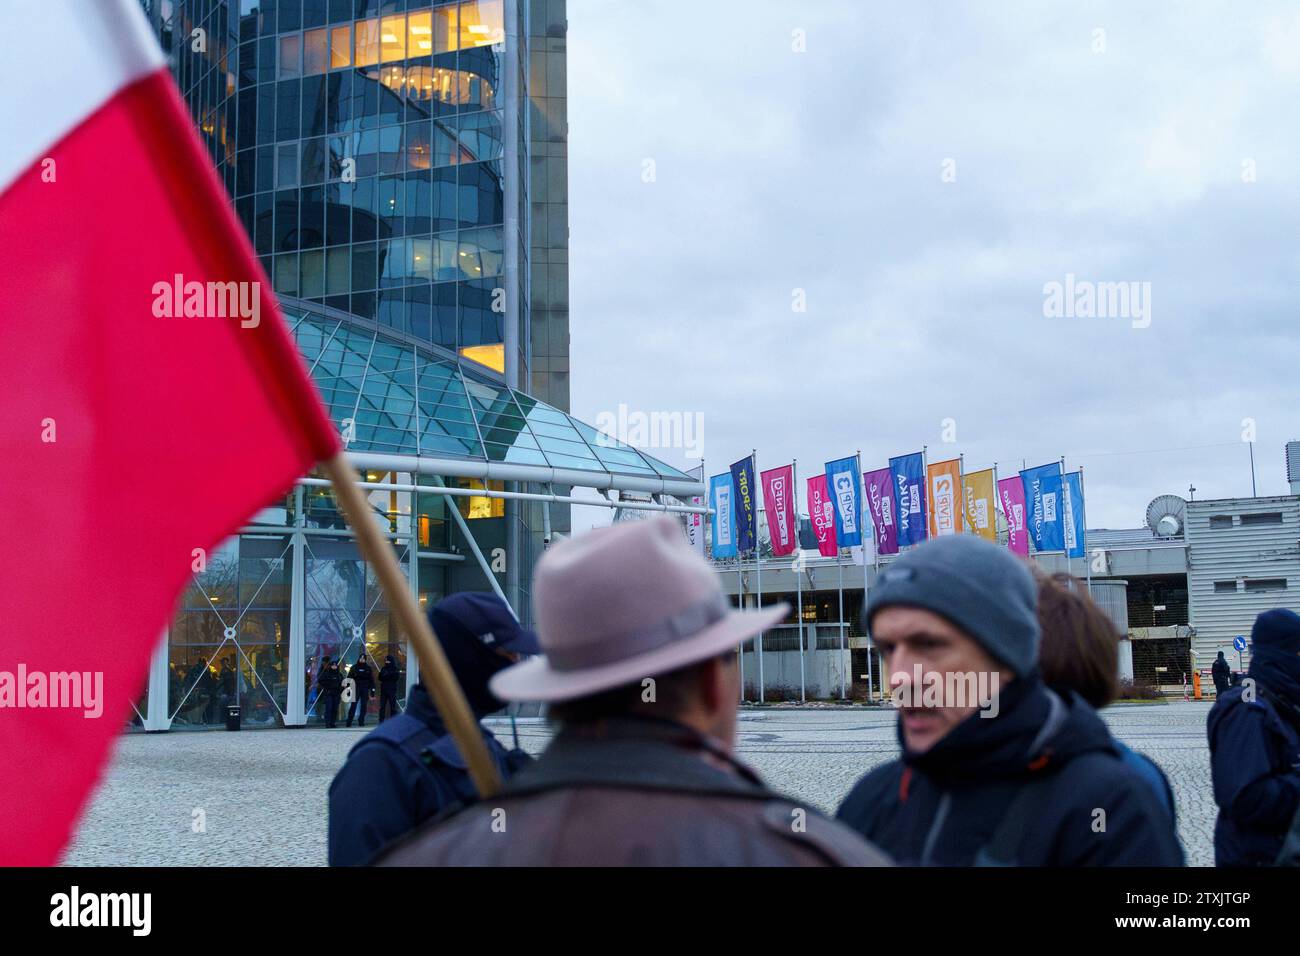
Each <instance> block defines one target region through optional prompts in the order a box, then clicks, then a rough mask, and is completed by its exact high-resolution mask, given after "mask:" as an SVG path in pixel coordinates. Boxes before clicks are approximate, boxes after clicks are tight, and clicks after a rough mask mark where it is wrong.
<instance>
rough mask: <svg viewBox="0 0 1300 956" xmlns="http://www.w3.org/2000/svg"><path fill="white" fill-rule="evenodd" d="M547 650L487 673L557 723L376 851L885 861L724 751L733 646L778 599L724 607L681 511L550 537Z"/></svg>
mask: <svg viewBox="0 0 1300 956" xmlns="http://www.w3.org/2000/svg"><path fill="white" fill-rule="evenodd" d="M533 594H534V601H535V607H536V623H537V632H538V639H539V642H540V644H541V648H542V656H539V657H534V658H531V659H529V660H526V661H524V662H522V663H519V664H516V665H514V666H513V667H509V668H507V669H505V670H503V671H501V672H499V673H498V674H496V675H495V676H494V677H493V679H492V681H491V685H490V686H491V689H492V692H493V693H494V694H495V695H496V696H497V697H499V698H501V699H502V700H507V701H514V700H521V701H522V700H529V701H546V702H548V703H549V704H550V705H551V706H550V718H551V720H552V721H554V722H555V723H556V724H558V732H557V734H556V736H555V739H554V740H553V741H552V742H551V744H550V746H549V747H548V748H547V749H546V751H545V752H544V753H543V754H542V755H541V757H540V758H539V760H538V761H537V763H536V764H534V765H533V766H530V767H528V768H526V769H525V770H523V771H521V772H520V773H519V774H517V775H516V776H515V777H512V778H511V779H510V781H509V782H508V783H507V784H506V785H505V787H504V788H503V789H502V790H501V792H500V793H498V794H496V795H495V796H493V797H491V798H489V799H488V800H485V801H482V802H480V803H477V804H474V805H473V806H471V807H468V808H466V809H464V810H461V811H460V812H459V813H456V814H454V815H452V816H450V817H444V818H441V819H439V820H434V821H431V822H430V823H429V824H427V825H426V826H424V827H422V828H420V829H418V830H416V831H415V832H414V833H413V834H411V835H409V836H407V837H405V838H404V839H402V840H401V841H399V842H398V843H396V844H394V845H393V846H392V847H390V849H389V850H388V851H387V852H386V853H384V854H381V855H380V857H379V858H378V860H377V862H378V863H379V864H380V865H388V866H476V865H480V866H482V865H487V866H547V865H553V866H575V865H576V866H628V865H646V866H727V865H732V866H764V865H767V866H851V865H884V864H887V863H888V862H889V861H888V859H887V858H886V857H885V856H884V855H883V854H881V853H880V852H879V851H878V850H876V849H875V848H874V847H872V846H871V845H870V844H868V843H866V842H864V841H863V840H862V839H861V838H860V837H859V836H857V834H855V833H853V832H852V831H851V830H850V829H849V828H848V827H845V826H843V825H841V824H838V823H836V822H835V821H833V820H829V819H827V818H826V817H823V816H822V815H821V814H820V813H818V812H817V811H816V810H814V809H812V808H811V807H807V806H804V805H801V804H799V803H798V802H796V801H793V800H790V799H787V798H785V797H782V796H780V795H778V794H776V793H774V792H772V791H771V790H769V789H768V788H767V787H766V786H764V784H763V783H762V782H761V781H760V780H759V779H758V777H757V776H756V775H755V774H754V772H753V771H751V770H750V769H749V768H747V767H745V766H744V765H743V764H741V763H740V762H739V761H738V760H737V759H736V758H735V756H734V755H733V749H734V744H735V733H736V700H737V698H738V697H739V696H740V684H739V680H740V678H739V674H738V672H737V671H738V668H737V664H736V648H737V646H739V645H740V644H741V643H742V642H744V641H746V640H748V639H749V638H751V637H753V636H754V635H755V634H757V633H758V632H759V631H760V630H762V629H763V628H767V627H771V626H773V625H774V624H776V623H777V622H779V621H780V620H781V619H782V618H784V617H785V615H786V614H787V613H788V612H789V610H790V608H789V605H787V604H779V605H776V606H773V607H768V608H764V609H763V610H762V611H756V612H742V611H736V610H733V609H732V608H731V606H730V604H729V602H728V601H727V598H726V595H724V594H723V593H722V590H721V588H720V587H719V585H718V581H717V576H716V575H715V574H714V572H713V570H712V569H711V568H710V567H709V566H708V564H707V563H706V562H705V561H704V560H703V559H702V558H701V557H700V556H699V555H697V554H696V553H695V552H694V551H693V550H692V549H691V547H690V546H689V545H688V544H687V542H686V540H685V536H684V535H683V534H682V531H681V528H680V527H679V525H678V524H677V522H675V521H673V520H672V519H671V518H667V517H660V518H655V519H652V520H649V521H636V522H629V523H627V524H622V525H615V526H613V527H610V528H605V529H601V530H598V531H592V532H590V533H588V534H585V535H582V536H580V537H577V538H572V539H569V540H567V541H564V542H563V543H561V544H559V545H557V546H556V547H555V548H553V549H552V550H550V551H548V552H547V553H546V555H545V556H544V557H543V558H542V560H541V561H540V562H538V566H537V573H536V576H535V579H534V583H533Z"/></svg>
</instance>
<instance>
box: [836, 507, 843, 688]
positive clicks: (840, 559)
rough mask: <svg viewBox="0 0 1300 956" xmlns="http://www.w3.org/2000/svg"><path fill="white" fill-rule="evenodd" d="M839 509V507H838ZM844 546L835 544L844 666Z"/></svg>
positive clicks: (841, 650)
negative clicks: (838, 575) (838, 576)
mask: <svg viewBox="0 0 1300 956" xmlns="http://www.w3.org/2000/svg"><path fill="white" fill-rule="evenodd" d="M836 507H838V505H837V506H836ZM842 547H843V546H842V545H841V544H840V542H839V541H836V542H835V566H836V567H837V568H839V572H840V656H841V660H840V663H841V664H843V663H844V661H843V654H844V554H843V551H842V550H841V548H842ZM840 697H841V698H843V697H844V675H843V674H842V673H841V674H840Z"/></svg>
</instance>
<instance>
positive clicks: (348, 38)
mask: <svg viewBox="0 0 1300 956" xmlns="http://www.w3.org/2000/svg"><path fill="white" fill-rule="evenodd" d="M351 65H352V27H350V26H343V27H335V28H334V29H333V30H331V31H330V69H331V70H339V69H342V68H343V67H345V66H351Z"/></svg>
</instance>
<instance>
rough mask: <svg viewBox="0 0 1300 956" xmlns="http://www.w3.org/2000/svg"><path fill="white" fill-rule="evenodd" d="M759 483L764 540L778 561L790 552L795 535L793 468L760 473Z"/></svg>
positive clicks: (792, 548)
mask: <svg viewBox="0 0 1300 956" xmlns="http://www.w3.org/2000/svg"><path fill="white" fill-rule="evenodd" d="M762 479H763V507H764V508H766V509H767V536H768V537H769V538H771V539H772V553H773V554H774V555H776V556H777V557H782V556H784V555H787V554H789V553H790V552H792V551H794V549H795V545H796V543H797V540H798V539H797V535H798V533H799V521H798V519H797V518H796V517H795V507H794V494H795V491H794V465H786V466H785V467H783V468H770V469H768V470H767V471H765V472H763V474H762Z"/></svg>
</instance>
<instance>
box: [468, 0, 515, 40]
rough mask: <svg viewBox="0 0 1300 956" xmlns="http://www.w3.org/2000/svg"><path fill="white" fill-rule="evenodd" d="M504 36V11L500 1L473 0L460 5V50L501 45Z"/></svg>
mask: <svg viewBox="0 0 1300 956" xmlns="http://www.w3.org/2000/svg"><path fill="white" fill-rule="evenodd" d="M505 35H506V30H505V11H504V9H503V7H502V2H501V0H475V2H473V3H462V4H461V5H460V45H461V48H462V49H464V48H466V47H475V46H489V45H491V44H493V43H501V42H503V41H504V40H505Z"/></svg>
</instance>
